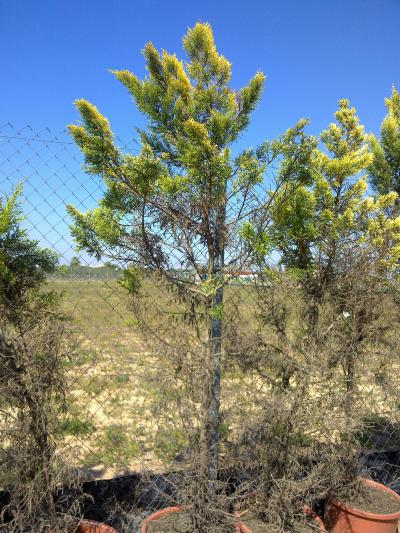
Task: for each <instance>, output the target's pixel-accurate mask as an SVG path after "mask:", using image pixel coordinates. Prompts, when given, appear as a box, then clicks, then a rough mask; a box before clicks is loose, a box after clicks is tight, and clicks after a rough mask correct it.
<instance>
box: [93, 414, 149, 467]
mask: <svg viewBox="0 0 400 533" xmlns="http://www.w3.org/2000/svg"><path fill="white" fill-rule="evenodd" d="M140 451H141V450H140V446H139V444H138V443H137V442H136V441H135V440H133V439H132V437H131V436H130V434H129V433H128V431H127V430H126V427H125V426H121V425H117V424H115V425H112V426H110V427H108V428H107V429H106V431H105V433H104V435H103V436H102V437H101V438H100V439H99V446H98V448H97V450H96V456H97V457H101V459H102V461H103V462H104V463H105V464H107V465H115V464H128V463H129V461H130V459H132V458H133V457H136V456H138V455H139V453H140Z"/></svg>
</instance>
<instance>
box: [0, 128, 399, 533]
mask: <svg viewBox="0 0 400 533" xmlns="http://www.w3.org/2000/svg"><path fill="white" fill-rule="evenodd" d="M118 145H119V146H120V147H121V148H122V149H123V150H124V151H125V152H130V153H132V154H134V153H135V152H136V145H135V144H134V143H133V142H132V143H128V144H124V143H123V142H122V141H121V140H118ZM19 183H22V186H23V192H22V210H23V221H22V225H23V227H24V228H25V229H26V231H27V233H28V235H29V237H30V238H32V239H35V240H37V241H39V243H40V246H42V247H46V248H50V249H52V250H54V251H56V252H57V254H58V256H59V265H58V267H57V270H56V272H55V273H54V274H52V275H51V276H49V278H48V280H47V283H48V286H49V287H51V288H52V289H54V290H56V291H58V292H61V293H62V295H63V296H62V302H63V307H64V309H65V311H66V313H67V315H68V317H69V320H68V336H67V341H66V342H67V345H68V346H67V353H68V354H69V355H68V358H67V359H66V361H65V372H66V375H67V379H68V384H69V387H68V388H69V391H68V398H67V411H66V413H65V414H64V416H63V417H62V420H61V421H60V426H59V431H58V434H57V446H58V447H59V449H60V450H62V449H64V448H65V449H69V450H74V452H73V455H72V457H73V463H74V464H73V465H72V466H75V467H78V468H79V469H82V470H83V471H84V472H85V474H86V475H87V476H88V477H89V478H90V477H92V478H95V479H101V478H112V477H115V476H117V475H121V474H125V473H131V472H134V471H147V472H149V471H152V472H156V473H158V474H157V475H155V476H150V477H148V478H147V482H146V483H144V482H143V481H140V483H139V482H138V485H137V486H135V491H136V496H137V497H138V500H139V501H141V506H142V507H144V508H151V507H153V508H154V507H158V506H160V505H162V504H165V501H166V495H169V497H170V498H172V499H173V495H172V494H173V492H174V487H175V485H176V479H175V478H174V479H173V480H172V481H171V482H169V481H168V480H169V479H170V478H169V477H168V476H171V475H172V476H173V475H176V473H175V472H176V471H179V470H181V469H182V468H183V466H182V465H185V464H186V461H187V459H188V458H187V457H186V456H185V453H186V449H187V447H188V440H187V435H188V433H189V429H190V432H191V433H193V432H194V433H195V434H196V428H197V430H198V432H199V431H200V429H199V417H200V415H199V404H200V403H201V402H200V399H199V398H198V397H196V394H197V393H196V386H195V385H196V380H198V379H199V378H198V376H199V375H201V372H202V369H201V368H200V366H201V365H199V363H196V356H195V353H196V349H195V346H196V342H195V341H194V340H193V339H194V336H193V335H192V331H193V328H195V327H199V326H198V324H196V321H194V322H193V321H192V322H190V320H187V321H186V322H185V321H183V322H178V321H175V320H174V317H175V316H178V315H184V314H185V311H184V310H182V302H181V301H180V299H179V294H178V295H177V294H176V293H173V292H172V293H171V292H170V291H168V289H167V288H166V287H165V285H164V284H163V283H162V281H160V280H159V279H158V278H157V277H152V276H148V278H147V279H146V280H145V283H144V289H143V290H144V292H145V293H146V302H147V303H146V307H145V309H141V310H139V313H140V312H142V313H143V312H146V314H147V319H148V328H147V330H146V333H144V331H143V329H139V327H138V322H137V318H136V317H137V312H138V309H135V303H134V302H132V299H131V298H130V297H129V295H128V294H127V292H126V290H125V289H124V288H123V287H122V286H121V285H120V283H119V279H120V278H121V276H122V273H123V269H124V268H125V267H126V262H124V261H121V262H118V261H108V260H107V258H102V259H101V260H99V261H96V260H94V259H93V258H92V257H89V256H88V255H86V254H85V253H78V252H77V251H76V249H75V243H74V241H73V238H72V236H71V231H70V225H71V219H70V217H69V215H68V213H67V211H66V209H65V206H66V205H68V204H73V205H74V206H75V207H76V208H77V209H78V210H80V211H86V210H88V209H93V208H95V207H96V206H97V204H98V202H99V200H100V198H101V197H102V195H103V193H104V190H103V186H102V185H101V183H100V182H99V181H98V180H97V179H95V178H94V177H92V176H90V175H88V174H86V173H85V172H84V171H83V170H82V157H81V154H80V153H79V152H78V150H77V149H76V147H75V145H74V144H73V143H72V142H71V140H70V138H69V137H68V135H67V134H66V133H65V132H61V133H60V134H59V135H54V134H53V133H52V132H51V131H49V130H47V129H45V130H41V131H35V130H33V129H32V128H30V127H24V128H20V129H18V128H16V127H14V126H13V125H12V124H5V125H3V126H1V128H0V190H1V193H2V194H3V193H7V192H10V191H11V190H12V189H13V188H15V187H16V186H17V185H18V184H19ZM228 214H229V213H228ZM197 252H198V254H199V257H201V254H202V253H203V250H202V248H201V245H199V246H198V248H197ZM171 253H172V252H171ZM175 264H176V265H178V264H179V257H176V261H175ZM171 276H179V277H181V278H182V279H187V280H190V282H191V283H196V282H197V281H201V272H200V273H199V272H193V270H187V269H185V266H184V265H183V266H182V265H181V266H180V267H179V268H178V266H177V267H176V271H175V272H171ZM257 276H258V274H257V273H256V272H255V271H254V270H253V269H252V268H251V266H249V265H248V264H245V263H243V264H241V265H240V266H239V267H237V268H236V269H231V270H230V271H229V274H228V277H229V279H228V281H227V283H226V288H225V295H224V297H225V304H224V305H225V310H224V312H225V313H226V316H227V317H229V320H227V325H226V333H225V335H226V337H225V338H224V342H225V343H226V346H227V352H229V354H230V355H231V358H230V359H227V360H224V361H223V371H224V372H225V373H226V376H228V379H226V380H225V381H224V384H223V388H222V398H221V402H222V405H223V411H224V420H223V422H222V423H221V435H223V436H224V438H225V437H227V438H226V440H227V445H226V449H224V453H225V454H226V456H228V455H229V453H228V450H229V445H230V444H231V443H230V441H234V439H235V436H236V434H237V433H238V432H239V430H240V429H241V428H242V426H244V425H245V424H244V423H243V421H246V420H247V421H248V420H251V418H252V416H253V415H254V413H255V411H257V408H258V406H260V405H262V404H263V402H264V401H267V400H266V398H268V395H269V394H270V391H271V387H273V386H275V385H276V381H277V380H278V378H277V376H278V375H281V374H282V363H281V362H278V359H276V361H277V362H276V364H275V363H273V364H272V371H271V373H270V374H269V375H268V376H266V375H265V374H264V373H263V361H264V360H265V359H263V358H265V357H267V356H268V357H271V358H272V360H273V361H274V359H273V358H274V357H277V353H278V352H279V350H281V347H280V346H278V347H277V346H272V344H271V342H270V343H269V344H268V343H267V342H266V341H265V340H264V338H261V337H260V336H259V331H260V328H262V327H264V326H265V324H268V320H270V318H269V317H268V316H267V314H268V313H266V310H265V309H263V307H262V304H263V302H262V296H260V286H259V284H258V283H257V280H258V279H259V278H258V277H257ZM197 278H198V279H197ZM272 283H273V282H271V281H268V282H267V283H266V282H264V285H263V286H262V289H263V290H264V291H265V290H267V292H268V290H269V289H268V287H270V286H271V284H272ZM266 287H267V289H266ZM285 290H287V289H285ZM282 294H283V292H282V293H279V294H278V295H277V293H276V294H275V293H274V292H273V290H272V289H271V291H269V292H268V298H267V299H266V301H265V302H264V303H265V304H267V303H268V305H270V309H276V307H274V304H276V303H277V298H278V297H279V295H280V296H281V295H282ZM293 294H294V292H293V293H290V291H289V292H288V296H287V298H288V301H289V300H290V297H291V295H293ZM274 298H275V299H274ZM150 302H151V305H149V303H150ZM135 311H136V313H135ZM163 317H164V318H163ZM166 317H167V318H166ZM260 317H261V318H260ZM263 320H264V323H263ZM146 335H148V336H149V337H150V336H151V337H152V344H153V345H157V339H158V338H160V341H159V344H158V351H157V350H156V351H155V352H152V351H151V350H150V349H149V344H148V343H147V342H146V340H148V339H146ZM161 337H162V338H161ZM188 339H192V340H193V346H192V347H190V348H189V345H188ZM277 339H278V340H279V342H282V343H283V344H284V343H285V342H286V347H287V348H288V353H290V355H291V356H293V358H294V359H296V357H297V356H298V359H296V361H297V363H296V364H300V363H299V361H300V360H301V358H302V357H303V355H304V354H302V353H301V350H300V349H299V351H298V352H297V353H296V351H295V348H294V341H293V338H291V339H285V340H282V335H281V337H279V335H278V336H277ZM275 340H276V339H275ZM171 341H174V347H173V350H172V349H171V350H170V348H169V346H171V345H172V344H173V343H172V342H171ZM190 342H192V341H190ZM277 342H278V341H277ZM396 342H397V341H396ZM396 342H395V343H394V345H396ZM150 344H151V343H150ZM283 344H282V345H283ZM397 346H398V344H397ZM197 348H198V349H200V348H199V345H198V346H197ZM163 352H165V357H163ZM372 352H373V350H372ZM188 354H189V355H188ZM249 354H251V357H253V358H254V357H255V359H256V360H257V361H259V364H258V365H256V366H255V367H254V364H253V363H254V361H251V362H249V361H248V359H247V357H248V356H249ZM171 357H172V362H173V364H172V363H171ZM396 358H397V359H398V354H393V359H396ZM188 361H190V365H191V366H190V365H189V364H188ZM250 363H251V364H250ZM369 363H370V361H367V362H366V364H365V367H364V376H363V380H362V382H361V384H360V386H359V390H358V405H359V409H360V412H361V413H362V419H363V421H364V426H363V427H361V428H358V429H357V437H358V442H360V443H361V445H362V446H361V456H362V461H361V466H362V468H364V469H367V470H368V471H369V472H372V473H373V475H375V476H376V477H377V478H380V479H381V480H382V481H385V482H389V483H390V484H391V485H392V486H395V487H397V488H399V482H398V479H399V478H400V471H399V463H400V456H399V454H400V429H399V404H398V399H397V400H396V392H394V391H396V390H397V388H396V387H397V385H398V383H397V382H398V376H396V375H392V378H393V379H392V381H391V382H390V383H389V381H390V380H389V381H386V382H385V383H386V384H385V383H384V380H385V379H386V378H384V377H383V373H382V371H383V367H384V366H385V364H384V363H383V362H382V360H380V366H379V365H374V364H369ZM274 364H275V367H274ZM291 364H294V361H293V360H290V359H289V358H287V360H285V365H284V369H283V370H285V369H286V368H290V365H291ZM390 364H391V365H392V366H391V368H392V369H394V371H395V369H396V368H398V366H396V364H395V365H394V366H393V360H392V361H391V362H390ZM252 365H253V366H252ZM249 367H251V373H247V370H248V368H249ZM254 368H256V369H255V371H254ZM294 368H296V367H295V366H294ZM315 374H316V376H314V381H313V384H312V387H313V388H312V390H311V392H312V395H310V396H309V397H308V400H309V401H310V404H309V405H310V406H311V405H312V401H314V399H315V404H316V403H318V402H319V405H324V406H325V407H327V406H328V405H329V395H330V394H331V392H332V390H333V389H331V388H330V387H329V386H328V385H327V384H326V383H320V382H319V381H318V379H317V377H318V369H316V372H315ZM283 375H284V377H283V378H282V383H281V384H282V387H283V389H284V390H285V394H286V395H288V397H290V394H291V391H292V390H295V388H296V387H295V386H294V389H291V386H292V387H293V385H290V377H291V374H290V372H289V373H285V372H283ZM285 379H286V380H287V381H286V383H285ZM380 379H381V381H379V380H380ZM383 385H385V386H383ZM287 391H289V392H287ZM343 394H344V396H345V392H344V393H343ZM310 398H312V400H311V399H310ZM269 401H270V400H269V399H268V402H269ZM268 402H267V403H268ZM268 405H269V407H272V404H271V403H268ZM173 406H174V407H173ZM275 407H276V404H275ZM309 410H310V412H311V415H312V408H311V407H309ZM299 416H300V415H299ZM336 416H337V417H340V416H342V415H341V412H340V413H339V414H337V413H335V412H334V411H333V412H332V413H325V415H324V416H323V417H321V418H320V419H318V423H319V422H320V423H321V426H320V427H319V428H315V427H313V423H315V424H316V423H317V422H316V421H313V420H312V419H311V418H310V420H309V422H308V424H309V433H310V434H313V432H314V430H315V431H317V430H318V431H320V430H321V427H324V428H325V429H324V431H325V432H326V434H325V437H324V438H323V439H322V440H323V441H325V442H326V441H329V440H330V439H331V438H332V439H334V438H337V436H338V434H339V433H340V431H341V428H342V427H343V428H344V426H343V424H342V421H339V422H338V423H337V424H336V425H335V427H334V430H333V431H332V433H331V434H329V435H327V433H328V432H329V426H330V424H331V423H332V420H333V419H334V418H335V417H336ZM322 419H324V422H322ZM303 429H304V427H303ZM303 429H302V432H301V435H300V433H299V435H298V436H297V438H299V439H303V440H302V441H301V442H304V443H306V442H307V439H308V438H309V436H308V435H307V431H303ZM225 466H226V469H229V467H230V466H232V465H231V464H226V465H225ZM171 471H172V472H174V473H173V474H171ZM238 476H239V474H238ZM239 477H240V476H239ZM138 487H140V490H141V491H142V493H141V495H139V496H138V490H139V489H138ZM131 489H132V487H131ZM167 499H168V498H167ZM125 503H126V502H125ZM120 511H121V510H120ZM121 512H122V511H121ZM120 514H121V513H120ZM127 520H128V519H127ZM132 520H133V521H134V520H137V519H136V518H133V519H132ZM132 520H131V524H132V523H133V521H132ZM128 522H129V520H128Z"/></svg>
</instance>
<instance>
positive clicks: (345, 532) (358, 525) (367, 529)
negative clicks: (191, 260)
mask: <svg viewBox="0 0 400 533" xmlns="http://www.w3.org/2000/svg"><path fill="white" fill-rule="evenodd" d="M362 483H364V485H366V486H369V487H373V488H375V489H377V490H382V491H384V492H386V493H388V494H390V495H391V496H392V497H393V498H394V499H395V500H397V501H398V502H399V510H398V511H397V512H395V513H391V514H378V513H371V512H368V511H362V510H361V509H357V508H354V507H350V506H348V505H345V504H344V503H342V502H340V501H337V500H334V499H329V500H328V501H327V503H326V506H325V523H326V524H327V526H328V527H329V531H330V532H331V533H396V531H397V527H398V522H399V519H400V496H399V495H398V494H397V493H396V492H394V491H393V490H391V489H389V487H386V486H385V485H382V484H381V483H377V482H376V481H372V480H370V479H363V480H362Z"/></svg>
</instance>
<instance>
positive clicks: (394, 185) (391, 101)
mask: <svg viewBox="0 0 400 533" xmlns="http://www.w3.org/2000/svg"><path fill="white" fill-rule="evenodd" d="M385 105H386V108H387V111H388V112H387V115H386V117H385V118H384V119H383V121H382V124H381V136H380V139H377V138H376V137H375V136H374V135H371V136H370V138H369V140H370V146H371V150H372V153H373V155H374V159H373V161H372V164H371V166H370V168H369V177H370V181H371V183H372V186H373V187H374V189H375V190H376V192H378V193H380V194H385V193H388V192H390V191H395V192H396V193H397V194H398V195H400V94H399V93H398V91H397V90H396V88H395V87H393V88H392V95H391V96H390V98H385Z"/></svg>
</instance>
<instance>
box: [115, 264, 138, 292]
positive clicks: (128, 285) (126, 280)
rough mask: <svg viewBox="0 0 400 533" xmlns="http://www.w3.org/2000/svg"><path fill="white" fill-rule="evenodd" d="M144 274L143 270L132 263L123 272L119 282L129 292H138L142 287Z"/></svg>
mask: <svg viewBox="0 0 400 533" xmlns="http://www.w3.org/2000/svg"><path fill="white" fill-rule="evenodd" d="M142 277H143V274H142V272H141V270H140V269H139V268H138V267H136V266H134V265H131V266H129V267H128V268H126V269H125V270H124V271H123V272H122V277H121V278H120V279H119V280H118V283H119V284H120V285H121V287H123V288H124V289H125V290H126V291H127V292H128V293H129V294H138V292H139V290H140V287H141V286H142Z"/></svg>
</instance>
